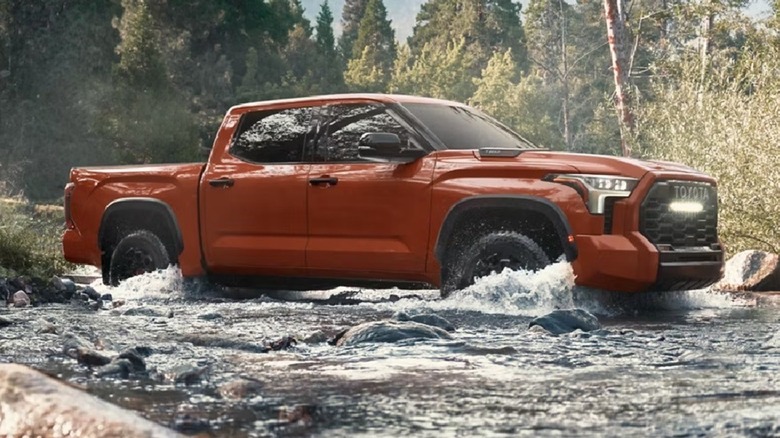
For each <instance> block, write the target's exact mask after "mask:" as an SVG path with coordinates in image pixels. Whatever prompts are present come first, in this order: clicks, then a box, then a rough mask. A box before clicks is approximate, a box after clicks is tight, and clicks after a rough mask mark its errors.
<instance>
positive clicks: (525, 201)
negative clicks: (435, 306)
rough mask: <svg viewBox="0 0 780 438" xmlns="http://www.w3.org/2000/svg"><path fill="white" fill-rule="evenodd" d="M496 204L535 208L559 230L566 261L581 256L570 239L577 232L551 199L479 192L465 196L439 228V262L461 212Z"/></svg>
mask: <svg viewBox="0 0 780 438" xmlns="http://www.w3.org/2000/svg"><path fill="white" fill-rule="evenodd" d="M495 207H499V208H512V209H517V210H525V211H533V212H535V213H539V214H542V215H544V216H545V217H546V218H547V219H548V220H549V221H550V222H551V223H552V224H553V227H555V231H556V232H557V233H558V237H559V238H560V240H561V247H562V248H563V253H564V254H565V255H566V260H568V261H570V262H571V261H574V260H575V259H576V258H577V245H576V244H575V243H574V242H570V241H569V236H572V235H573V233H572V229H571V225H570V224H569V221H568V219H566V216H565V215H564V214H563V211H561V209H560V207H558V206H557V205H555V204H554V203H553V202H551V201H550V200H548V199H545V198H540V197H538V196H528V195H478V196H470V197H467V198H463V199H461V200H460V201H458V202H456V203H455V205H453V206H452V207H451V208H450V210H449V211H448V212H447V215H446V216H445V219H444V223H443V224H442V226H441V228H440V229H439V236H438V238H437V239H436V247H435V249H434V254H435V255H436V259H437V260H439V262H441V261H442V260H443V259H444V251H445V246H446V243H447V241H448V240H449V238H450V236H451V235H452V233H453V232H454V231H455V230H454V228H455V224H456V223H457V222H458V218H459V217H460V216H461V215H463V214H464V213H467V212H469V211H473V210H475V209H476V210H478V209H483V208H495Z"/></svg>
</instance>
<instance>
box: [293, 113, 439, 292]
mask: <svg viewBox="0 0 780 438" xmlns="http://www.w3.org/2000/svg"><path fill="white" fill-rule="evenodd" d="M368 132H386V133H394V134H397V135H398V136H399V137H400V138H401V140H402V142H403V143H404V144H407V145H408V146H409V147H422V145H421V140H419V138H418V137H417V136H415V135H414V134H413V132H412V131H411V130H410V129H408V128H407V125H405V124H404V123H403V121H402V120H401V119H400V118H398V117H396V116H395V115H393V113H392V112H391V111H389V110H388V109H387V108H386V107H385V106H384V105H379V104H375V103H365V104H344V105H332V106H328V107H325V108H322V109H321V114H320V124H319V129H318V135H319V137H318V138H317V139H316V144H315V143H312V144H310V145H309V148H307V154H308V155H309V156H308V157H307V159H308V160H309V161H312V165H311V170H310V172H309V187H308V192H309V196H308V205H309V212H308V213H309V219H308V222H309V241H308V245H307V249H306V259H307V266H308V267H309V268H310V274H311V275H315V276H316V275H318V274H319V275H322V276H340V277H349V278H379V277H383V278H389V277H395V278H397V279H404V278H406V277H408V275H407V276H405V275H403V273H422V272H424V270H425V261H426V254H427V249H428V248H427V243H428V232H429V214H430V206H431V178H432V177H433V167H434V160H433V159H430V158H427V157H423V158H421V159H418V160H417V161H414V162H412V163H409V164H397V163H396V164H394V163H377V162H369V161H365V160H363V159H361V158H360V157H359V156H358V141H359V139H360V137H361V135H363V134H365V133H368ZM393 273H397V274H399V275H392V274H393ZM380 274H381V275H380ZM388 274H390V275H389V276H388Z"/></svg>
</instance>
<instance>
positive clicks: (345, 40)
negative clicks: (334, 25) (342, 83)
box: [339, 0, 368, 60]
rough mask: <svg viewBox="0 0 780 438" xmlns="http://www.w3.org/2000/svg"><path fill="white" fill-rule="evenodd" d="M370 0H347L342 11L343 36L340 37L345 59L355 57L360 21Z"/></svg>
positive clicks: (340, 48) (340, 47) (340, 50)
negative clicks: (353, 50)
mask: <svg viewBox="0 0 780 438" xmlns="http://www.w3.org/2000/svg"><path fill="white" fill-rule="evenodd" d="M367 4H368V0H346V2H345V3H344V9H343V11H342V13H341V37H340V38H339V52H341V57H342V58H343V59H345V60H349V59H352V58H353V55H354V54H353V53H352V48H353V47H354V45H355V40H357V37H358V29H359V28H360V21H361V20H362V19H363V13H364V12H365V10H366V5H367Z"/></svg>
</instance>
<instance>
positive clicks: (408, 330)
mask: <svg viewBox="0 0 780 438" xmlns="http://www.w3.org/2000/svg"><path fill="white" fill-rule="evenodd" d="M404 339H452V336H450V334H449V333H447V332H446V331H445V330H444V329H441V328H439V327H434V326H430V325H426V324H420V323H419V322H414V321H393V320H387V321H374V322H366V323H363V324H359V325H356V326H355V327H352V328H351V329H348V330H347V331H345V332H344V333H343V334H342V335H341V336H340V337H338V339H337V341H336V346H339V347H341V346H344V345H357V344H362V343H366V342H398V341H402V340H404Z"/></svg>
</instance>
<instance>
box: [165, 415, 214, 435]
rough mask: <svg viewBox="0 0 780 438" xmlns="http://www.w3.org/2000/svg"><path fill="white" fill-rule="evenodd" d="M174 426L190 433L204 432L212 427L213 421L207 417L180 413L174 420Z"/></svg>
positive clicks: (175, 428)
mask: <svg viewBox="0 0 780 438" xmlns="http://www.w3.org/2000/svg"><path fill="white" fill-rule="evenodd" d="M172 428H173V430H176V431H179V432H182V433H185V434H188V435H190V434H196V433H203V432H206V431H207V430H209V429H211V422H210V421H209V420H208V419H206V418H198V417H195V416H193V415H191V414H180V415H177V416H176V418H175V419H174V420H173V425H172Z"/></svg>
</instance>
